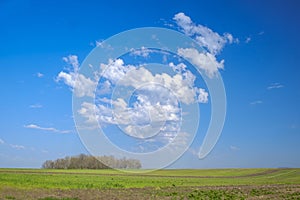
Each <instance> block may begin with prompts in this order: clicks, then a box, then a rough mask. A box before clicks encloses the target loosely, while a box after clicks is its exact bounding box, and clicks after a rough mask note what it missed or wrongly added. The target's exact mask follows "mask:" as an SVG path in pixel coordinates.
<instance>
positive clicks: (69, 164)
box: [42, 154, 142, 169]
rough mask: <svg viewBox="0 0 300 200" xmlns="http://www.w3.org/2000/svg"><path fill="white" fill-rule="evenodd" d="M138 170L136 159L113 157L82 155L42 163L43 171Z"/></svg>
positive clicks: (139, 165)
mask: <svg viewBox="0 0 300 200" xmlns="http://www.w3.org/2000/svg"><path fill="white" fill-rule="evenodd" d="M108 166H110V167H112V168H118V169H140V168H141V167H142V164H141V162H140V161H139V160H137V159H126V158H125V157H124V158H121V159H117V158H115V157H113V156H99V157H93V156H88V155H84V154H80V155H78V156H71V157H69V156H67V157H65V158H60V159H56V160H54V161H51V160H47V161H45V162H44V163H43V165H42V168H45V169H109V168H110V167H108Z"/></svg>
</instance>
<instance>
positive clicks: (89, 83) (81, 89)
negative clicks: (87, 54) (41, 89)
mask: <svg viewBox="0 0 300 200" xmlns="http://www.w3.org/2000/svg"><path fill="white" fill-rule="evenodd" d="M63 60H64V61H65V62H66V63H68V64H70V65H71V67H72V69H71V70H70V71H69V72H64V71H62V72H60V73H59V74H58V76H57V78H56V81H63V82H64V83H65V84H66V85H68V86H70V87H71V88H72V91H73V92H74V93H75V95H76V96H78V97H83V96H89V97H93V96H94V90H93V89H94V88H95V87H96V85H97V82H95V81H94V80H92V79H90V78H87V77H85V76H84V75H83V74H80V73H78V70H79V62H78V58H77V56H76V55H70V56H68V57H63Z"/></svg>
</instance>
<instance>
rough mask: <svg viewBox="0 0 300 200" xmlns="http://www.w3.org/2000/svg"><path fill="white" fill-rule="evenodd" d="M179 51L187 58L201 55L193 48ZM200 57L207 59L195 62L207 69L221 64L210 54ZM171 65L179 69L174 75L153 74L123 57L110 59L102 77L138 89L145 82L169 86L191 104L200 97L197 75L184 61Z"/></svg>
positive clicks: (103, 65)
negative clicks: (197, 88)
mask: <svg viewBox="0 0 300 200" xmlns="http://www.w3.org/2000/svg"><path fill="white" fill-rule="evenodd" d="M179 53H181V55H182V56H186V57H187V58H189V56H191V57H192V56H194V55H195V53H196V55H197V56H198V55H199V53H198V51H193V49H192V50H191V51H190V50H189V49H187V50H186V49H182V50H181V51H180V52H179ZM207 56H208V57H207ZM200 57H201V58H206V59H205V60H204V61H203V59H201V58H200V60H196V61H195V62H197V64H198V65H199V66H201V67H202V66H203V67H205V68H207V69H206V70H211V69H212V68H216V69H214V70H217V69H218V67H219V66H218V65H217V64H216V61H215V63H212V59H211V58H209V55H204V56H200ZM202 64H203V65H202ZM220 65H221V64H220ZM169 66H170V67H172V68H173V69H174V70H175V71H177V74H175V75H174V76H170V75H169V74H166V73H161V74H155V75H153V74H152V72H150V71H149V70H148V69H146V68H144V67H142V66H140V67H138V68H137V67H135V66H132V65H125V64H124V61H123V60H122V59H117V60H115V61H112V60H110V61H109V63H108V64H107V65H106V64H101V69H102V71H103V73H102V77H104V78H106V79H107V80H109V81H110V82H111V83H112V84H116V83H117V84H118V85H123V86H132V87H134V88H136V89H138V88H140V87H141V86H142V85H144V84H149V83H155V84H156V86H157V85H161V86H163V87H165V88H168V89H169V91H170V92H172V93H174V94H175V95H176V97H177V98H178V99H179V100H180V102H182V103H185V104H190V103H193V102H195V101H196V100H197V97H198V96H197V91H200V90H195V89H194V81H195V76H194V75H193V74H192V73H191V72H190V71H188V70H186V66H185V65H184V64H182V63H180V64H178V65H175V64H174V63H170V64H169ZM222 66H223V65H222ZM203 67H202V68H203ZM209 73H210V74H213V73H215V72H214V71H209ZM149 89H150V88H149ZM156 89H157V88H156Z"/></svg>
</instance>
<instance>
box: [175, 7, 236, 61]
mask: <svg viewBox="0 0 300 200" xmlns="http://www.w3.org/2000/svg"><path fill="white" fill-rule="evenodd" d="M173 19H174V20H175V22H176V23H177V25H178V26H179V27H180V29H181V30H182V31H183V32H184V33H185V34H186V35H188V36H190V37H193V38H194V39H195V40H196V41H197V42H198V43H199V44H200V45H201V46H202V47H204V48H206V49H207V50H208V51H209V52H210V53H211V54H213V55H216V54H218V53H219V52H220V51H221V50H222V49H223V47H224V45H225V44H226V43H233V42H238V40H237V39H235V38H234V37H233V36H232V35H231V34H230V33H224V34H223V36H221V35H219V34H218V33H217V32H214V31H212V30H211V29H210V28H208V27H206V26H203V25H201V24H198V25H197V24H194V23H193V21H192V20H191V18H190V17H189V16H186V15H185V14H184V13H178V14H176V15H175V16H174V18H173Z"/></svg>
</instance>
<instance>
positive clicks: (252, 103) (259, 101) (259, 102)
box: [250, 100, 263, 105]
mask: <svg viewBox="0 0 300 200" xmlns="http://www.w3.org/2000/svg"><path fill="white" fill-rule="evenodd" d="M262 103H263V102H262V101H261V100H258V101H253V102H251V103H250V105H257V104H262Z"/></svg>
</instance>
